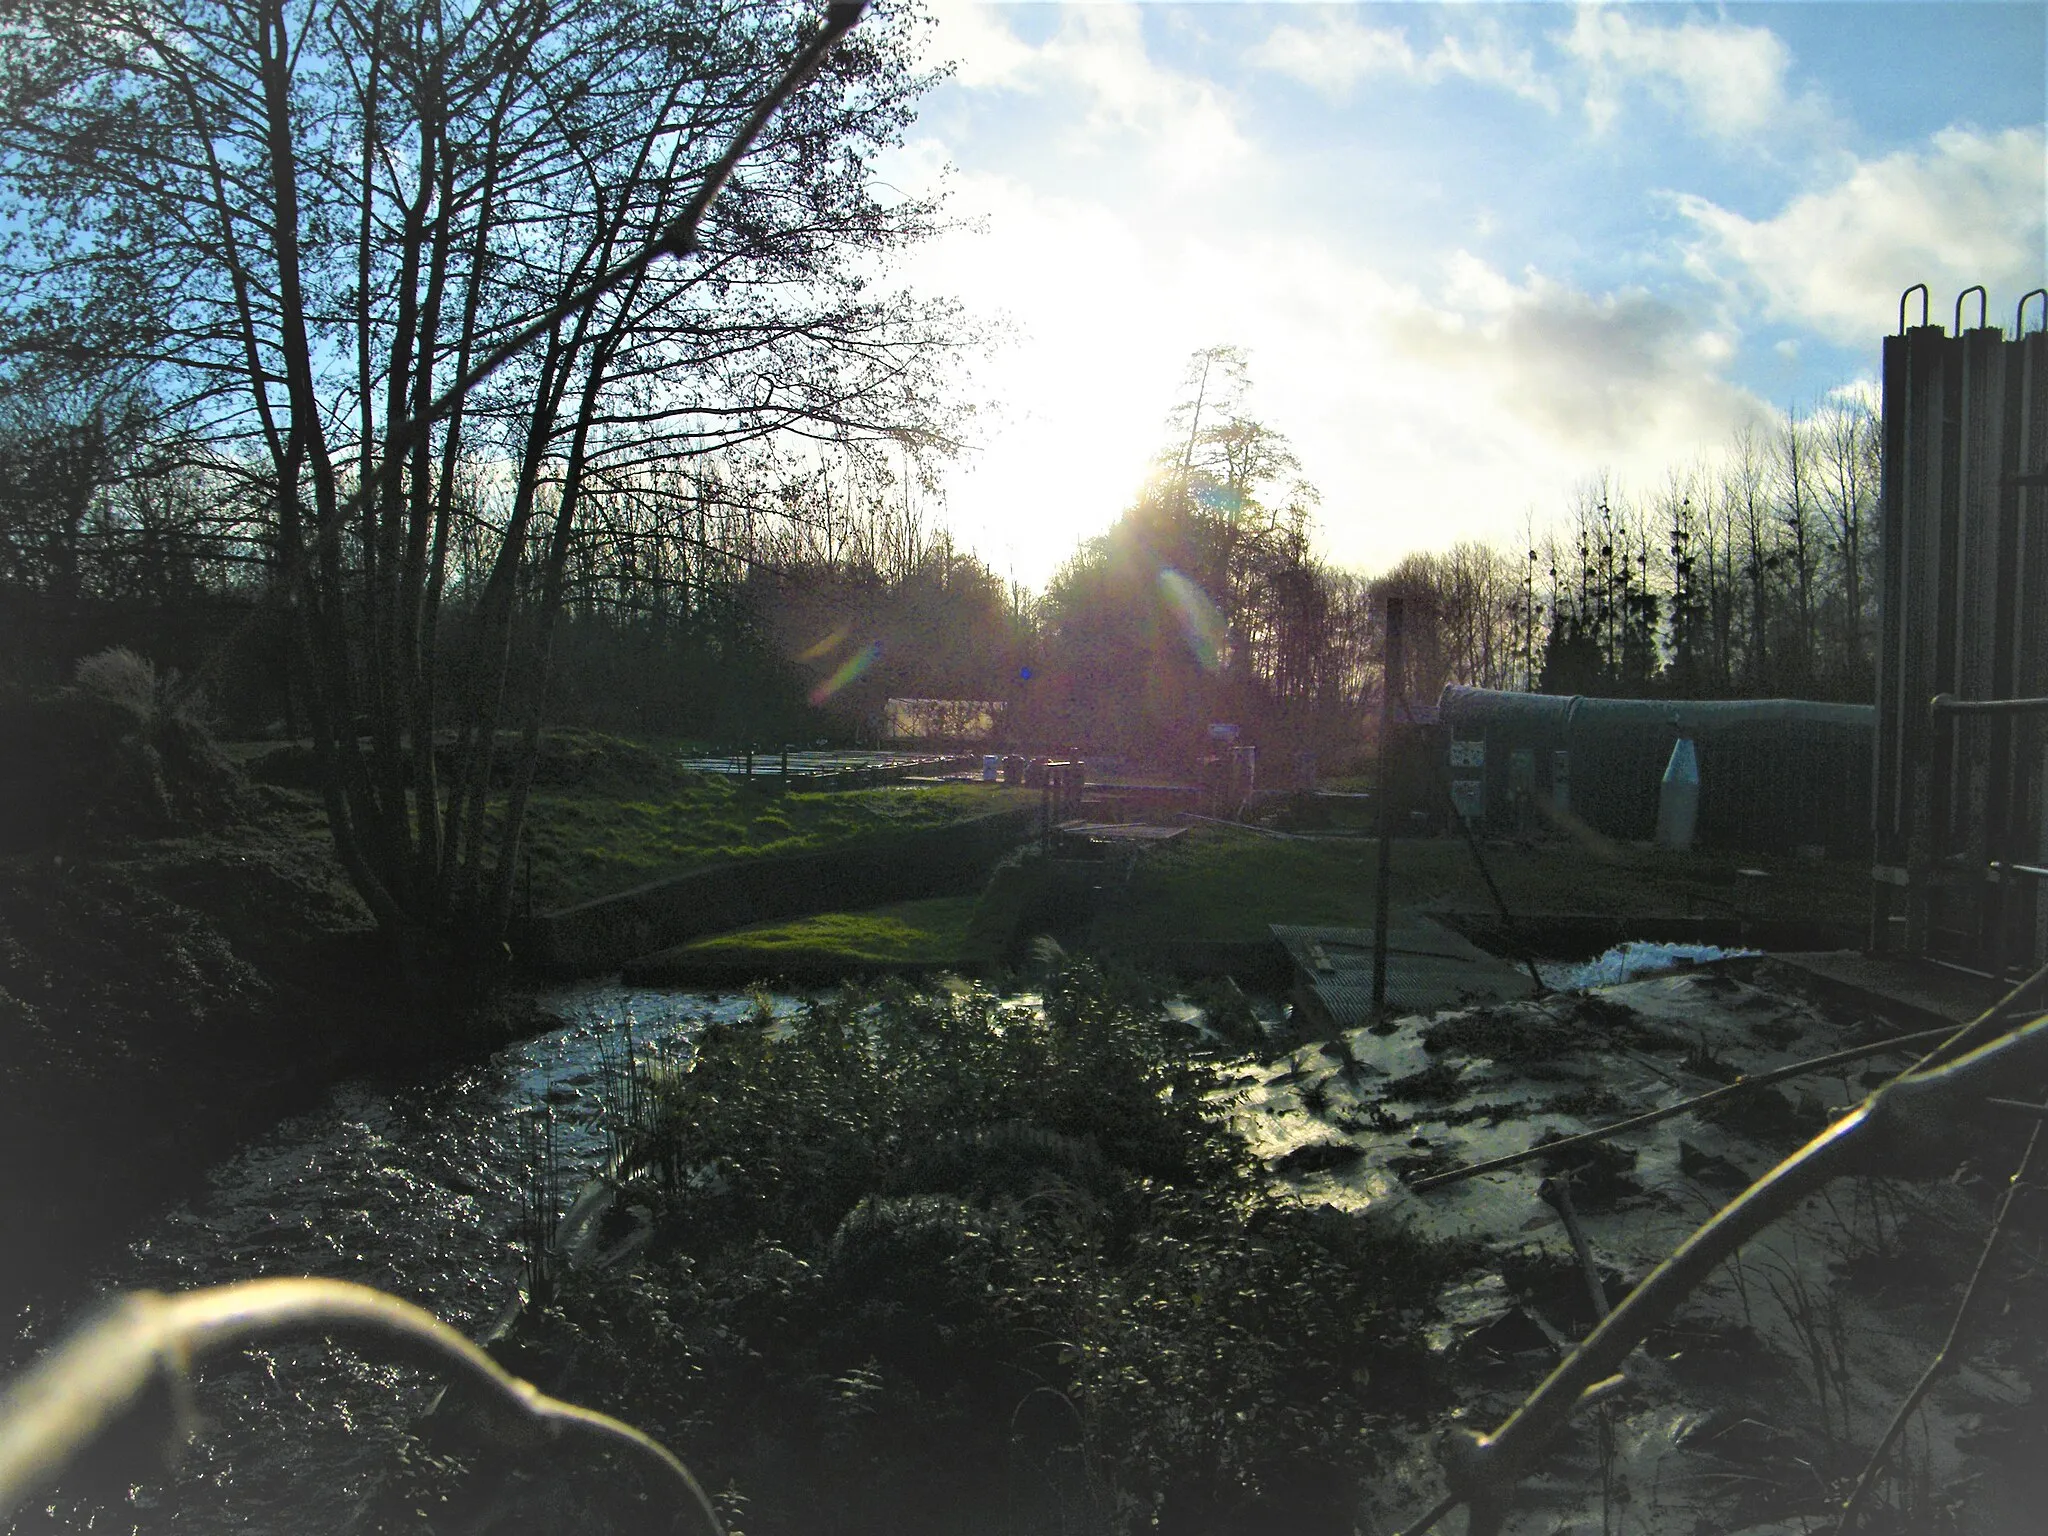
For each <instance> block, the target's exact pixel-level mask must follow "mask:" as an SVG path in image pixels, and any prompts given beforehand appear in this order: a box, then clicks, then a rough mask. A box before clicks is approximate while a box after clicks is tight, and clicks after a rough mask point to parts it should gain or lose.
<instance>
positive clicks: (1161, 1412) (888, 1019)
mask: <svg viewBox="0 0 2048 1536" xmlns="http://www.w3.org/2000/svg"><path fill="white" fill-rule="evenodd" d="M1173 1030H1174V1027H1173V1026H1172V1025H1171V1024H1170V1023H1168V1022H1167V1021H1166V1020H1164V1019H1163V1018H1162V1017H1161V1016H1160V1011H1159V1009H1158V1007H1157V1006H1156V1000H1155V999H1154V997H1153V996H1152V994H1151V992H1150V990H1149V989H1148V988H1146V987H1145V986H1143V985H1142V984H1141V983H1139V982H1137V981H1135V980H1133V979H1131V978H1121V979H1119V978H1115V977H1109V976H1105V975H1104V974H1102V973H1101V972H1099V971H1096V970H1093V969H1092V968H1085V967H1072V966H1070V967H1066V968H1063V969H1060V970H1057V971H1055V972H1054V973H1053V974H1052V975H1051V976H1050V977H1049V978H1048V980H1047V982H1046V987H1045V1007H1044V1009H1043V1011H1042V1012H1036V1011H1029V1010H1024V1009H1019V1008H1015V1007H1010V1008H1005V1007H1002V1006H1000V1005H998V1004H997V1003H996V1002H995V1000H994V999H992V998H990V997H988V996H986V995H983V994H975V995H971V996H968V997H964V998H956V997H946V996H943V995H937V994H931V993H923V992H917V991H913V990H911V989H909V988H906V987H903V986H900V985H893V984H892V985H888V986H882V987H878V988H874V989H870V990H865V991H862V990H849V991H848V992H847V993H845V994H844V995H842V996H841V997H840V998H838V999H837V1000H835V1001H831V1002H825V1003H820V1004H817V1005H814V1006H813V1007H812V1008H810V1009H809V1010H808V1011H807V1012H806V1013H804V1014H802V1015H800V1016H798V1017H796V1018H794V1019H791V1020H788V1021H786V1022H785V1024H784V1025H783V1026H782V1027H780V1028H778V1029H777V1030H774V1031H763V1030H758V1029H749V1028H744V1027H733V1026H721V1027H714V1028H712V1029H710V1030H708V1031H707V1032H706V1033H705V1034H704V1035H703V1036H702V1037H700V1039H699V1040H698V1042H697V1055H696V1060H695V1063H694V1065H693V1066H692V1067H691V1068H690V1069H689V1070H688V1071H681V1070H675V1069H673V1068H672V1067H658V1066H657V1067H651V1068H649V1069H648V1070H646V1071H645V1072H644V1074H643V1080H642V1087H641V1088H640V1090H639V1091H640V1093H641V1094H642V1097H643V1101H644V1107H643V1111H642V1115H641V1125H642V1129H641V1131H640V1134H639V1138H638V1147H637V1150H636V1152H635V1153H634V1162H635V1165H636V1166H638V1167H641V1168H644V1169H645V1170H646V1174H645V1175H644V1176H643V1178H644V1180H645V1186H646V1188H645V1198H646V1199H648V1201H649V1202H650V1203H652V1204H654V1205H656V1206H657V1207H658V1209H659V1215H658V1217H657V1222H656V1236H655V1239H654V1242H653V1244H652V1245H651V1246H650V1248H649V1249H648V1250H647V1252H646V1254H645V1255H644V1256H643V1258H642V1259H641V1261H640V1263H641V1265H642V1268H641V1270H640V1272H639V1273H637V1274H635V1275H634V1276H632V1277H630V1279H629V1278H626V1277H616V1278H615V1279H612V1280H606V1279H604V1278H602V1277H593V1278H589V1279H585V1278H583V1277H580V1276H579V1278H578V1282H577V1284H578V1286H579V1287H580V1288H581V1289H580V1290H579V1293H578V1295H577V1296H575V1297H573V1298H564V1301H563V1307H564V1312H565V1316H567V1317H569V1318H570V1320H571V1322H572V1323H573V1326H574V1328H575V1330H576V1337H577V1338H578V1340H579V1341H580V1343H579V1350H580V1357H579V1360H580V1363H579V1364H578V1365H577V1367H576V1368H577V1369H578V1370H579V1371H584V1372H588V1371H592V1370H598V1371H601V1372H602V1373H603V1374H604V1375H605V1376H606V1377H607V1378H609V1380H610V1382H612V1383H613V1384H615V1386H616V1391H613V1392H610V1393H609V1394H608V1395H609V1396H610V1397H611V1399H612V1400H615V1401H620V1402H621V1403H622V1404H623V1405H625V1406H626V1407H628V1408H629V1409H630V1411H631V1412H632V1414H633V1415H634V1416H635V1417H636V1418H637V1419H640V1420H644V1421H645V1422H647V1423H649V1424H650V1426H652V1427H656V1428H658V1429H659V1430H661V1431H662V1432H663V1433H664V1435H665V1436H668V1437H672V1442H671V1443H675V1444H677V1445H678V1446H679V1448H680V1449H681V1450H682V1451H683V1453H684V1454H685V1455H686V1456H687V1457H688V1459H689V1460H690V1461H691V1463H692V1464H693V1465H694V1466H697V1467H698V1468H699V1469H700V1470H701V1471H704V1472H708V1473H709V1474H710V1475H711V1476H712V1478H713V1480H714V1485H715V1486H723V1485H725V1484H726V1483H727V1482H728V1481H730V1482H731V1483H732V1484H733V1485H734V1486H735V1487H736V1488H737V1489H742V1490H744V1491H745V1494H746V1496H747V1498H748V1500H749V1503H748V1505H747V1518H748V1522H749V1525H748V1528H749V1530H750V1531H754V1532H756V1533H770V1532H775V1531H782V1530H798V1529H824V1528H827V1527H828V1526H829V1528H830V1529H832V1530H834V1531H836V1532H844V1533H861V1532H868V1531H875V1532H880V1531H884V1530H887V1531H891V1532H926V1531H934V1532H935V1531H939V1530H961V1529H998V1528H1000V1529H1003V1530H1007V1531H1015V1532H1038V1531H1046V1532H1050V1531H1055V1530H1089V1531H1100V1532H1118V1531H1125V1530H1134V1529H1140V1528H1150V1529H1158V1530H1163V1531H1194V1530H1198V1529H1199V1530H1208V1529H1215V1528H1217V1527H1218V1525H1219V1523H1220V1522H1224V1521H1226V1520H1227V1521H1229V1522H1230V1523H1231V1524H1232V1525H1233V1527H1235V1526H1238V1525H1241V1524H1242V1523H1243V1522H1244V1521H1245V1520H1251V1521H1252V1522H1253V1523H1254V1524H1257V1525H1262V1526H1264V1527H1266V1528H1272V1529H1304V1528H1318V1529H1320V1528H1332V1527H1335V1526H1336V1525H1338V1523H1339V1522H1340V1521H1341V1520H1342V1519H1344V1518H1345V1513H1344V1512H1345V1511H1346V1510H1347V1509H1348V1507H1349V1505H1348V1500H1349V1499H1350V1497H1351V1486H1350V1482H1349V1479H1350V1477H1351V1475H1352V1473H1351V1472H1350V1471H1347V1472H1345V1473H1344V1474H1343V1475H1341V1476H1340V1475H1336V1474H1333V1473H1331V1472H1330V1471H1329V1469H1331V1468H1336V1467H1343V1468H1347V1469H1356V1470H1358V1471H1363V1470H1365V1469H1366V1464H1367V1461H1368V1460H1369V1458H1365V1457H1361V1456H1360V1455H1359V1448H1360V1447H1361V1446H1362V1445H1369V1444H1371V1443H1372V1437H1371V1435H1370V1430H1371V1427H1372V1426H1373V1425H1374V1424H1376V1423H1379V1422H1381V1421H1382V1420H1383V1419H1384V1418H1385V1417H1386V1416H1387V1415H1390V1414H1393V1413H1397V1412H1401V1411H1404V1410H1405V1409H1407V1408H1408V1407H1410V1406H1412V1405H1410V1404H1407V1403H1405V1402H1404V1401H1403V1400H1402V1399H1401V1398H1400V1397H1398V1396H1396V1395H1391V1393H1392V1389H1387V1388H1374V1389H1372V1390H1368V1389H1367V1387H1365V1386H1363V1385H1361V1383H1365V1382H1377V1381H1378V1380H1379V1379H1380V1378H1381V1375H1382V1373H1381V1371H1380V1369H1379V1367H1380V1364H1381V1362H1382V1360H1383V1359H1391V1357H1390V1356H1389V1353H1388V1352H1389V1351H1390V1350H1391V1351H1396V1352H1398V1351H1399V1350H1401V1349H1403V1348H1406V1347H1407V1346H1405V1345H1403V1344H1401V1343H1400V1342H1399V1341H1401V1340H1404V1339H1407V1338H1412V1336H1413V1334H1414V1325H1415V1323H1416V1322H1417V1321H1419V1320H1420V1319H1421V1318H1422V1317H1423V1316H1425V1315H1426V1314H1427V1313H1428V1311H1429V1309H1430V1308H1431V1307H1432V1306H1433V1304H1434V1301H1435V1297H1436V1295H1437V1294H1438V1292H1439V1290H1440V1289H1441V1286H1442V1284H1443V1282H1444V1281H1445V1280H1446V1279H1447V1278H1449V1277H1450V1276H1451V1275H1453V1274H1456V1273H1459V1272H1461V1271H1462V1269H1463V1268H1464V1267H1465V1265H1466V1264H1467V1263H1468V1262H1469V1260H1470V1257H1471V1256H1470V1255H1469V1254H1468V1253H1467V1252H1465V1251H1464V1250H1462V1249H1458V1248H1456V1247H1453V1246H1450V1245H1446V1244H1442V1243H1438V1242H1433V1241H1430V1240H1426V1239H1424V1238H1422V1237H1420V1236H1418V1235H1416V1234H1414V1233H1413V1232H1411V1231H1410V1230H1408V1229H1406V1228H1403V1227H1400V1226H1398V1225H1390V1224H1385V1223H1375V1222H1370V1221H1363V1222H1362V1221H1357V1220H1353V1219H1351V1218H1347V1217H1341V1216H1334V1215H1332V1214H1330V1213H1325V1212H1320V1211H1316V1210H1312V1209H1308V1208H1304V1207H1302V1206H1300V1205H1298V1204H1295V1203H1292V1202H1289V1201H1286V1200H1282V1199H1280V1198H1278V1197H1277V1196H1275V1195H1272V1194H1270V1193H1268V1192H1267V1191H1266V1189H1265V1178H1264V1173H1263V1170H1262V1169H1261V1168H1260V1166H1259V1165H1258V1163H1257V1161H1256V1160H1255V1159H1254V1158H1253V1157H1252V1156H1251V1155H1250V1153H1249V1151H1248V1149H1247V1148H1246V1146H1245V1145H1244V1143H1243V1141H1242V1140H1241V1139H1240V1138H1239V1136H1238V1135H1237V1134H1236V1133H1235V1132H1234V1131H1233V1130H1232V1129H1231V1128H1230V1126H1229V1123H1228V1121H1227V1118H1226V1116H1225V1114H1224V1112H1223V1110H1222V1109H1221V1107H1220V1106H1219V1103H1218V1100H1217V1099H1216V1098H1215V1097H1214V1094H1213V1091H1214V1090H1215V1089H1216V1088H1217V1086H1218V1077H1217V1073H1216V1070H1215V1068H1214V1066H1213V1065H1212V1064H1209V1063H1205V1062H1201V1061H1190V1060H1188V1058H1187V1056H1186V1053H1185V1051H1184V1050H1182V1049H1180V1046H1179V1043H1178V1037H1177V1036H1176V1035H1175V1034H1174V1032H1173ZM1353 1155H1355V1154H1353ZM1389 1341H1394V1342H1389ZM1385 1378H1386V1379H1387V1380H1388V1381H1394V1382H1398V1381H1400V1380H1402V1379H1403V1377H1402V1372H1401V1370H1400V1369H1399V1368H1398V1362H1395V1363H1394V1364H1390V1365H1389V1368H1388V1370H1387V1371H1386V1372H1385Z"/></svg>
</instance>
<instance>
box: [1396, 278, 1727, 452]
mask: <svg viewBox="0 0 2048 1536" xmlns="http://www.w3.org/2000/svg"><path fill="white" fill-rule="evenodd" d="M1444 298H1445V305H1444V306H1443V307H1440V308H1434V309H1418V310H1416V311H1414V312H1412V313H1410V314H1407V315H1405V316H1402V317H1401V318H1400V319H1399V321H1398V322H1397V325H1396V329H1395V334H1396V336H1397V337H1398V339H1399V341H1400V344H1401V346H1402V348H1403V350H1404V351H1405V352H1406V353H1407V354H1408V356H1409V357H1410V359H1411V360H1412V363H1413V365H1414V366H1417V367H1421V368H1426V369H1429V370H1432V371H1436V372H1439V373H1458V374H1464V375H1467V376H1469V377H1470V378H1471V379H1472V380H1473V381H1474V382H1476V383H1477V384H1478V385H1479V386H1480V387H1481V388H1482V389H1484V390H1485V391H1486V392H1487V393H1488V395H1489V396H1490V397H1491V401H1492V403H1493V405H1494V406H1495V407H1496V408H1497V409H1498V410H1499V411H1501V412H1504V413H1505V414H1507V415H1508V416H1511V417H1513V418H1515V419H1516V420H1518V421H1520V422H1522V423H1525V424H1526V425H1528V426H1530V427H1533V428H1535V429H1537V430H1538V431H1540V432H1541V433H1542V434H1544V436H1545V437H1546V438H1547V439H1548V440H1549V441H1550V442H1551V443H1552V444H1553V445H1555V446H1558V447H1564V448H1566V449H1575V450H1577V451H1579V452H1581V453H1584V454H1586V455H1589V456H1591V457H1593V458H1596V459H1611V458H1614V457H1617V456H1619V457H1628V458H1632V457H1636V456H1638V452H1639V450H1640V449H1641V448H1642V447H1643V445H1644V444H1645V443H1646V442H1656V443H1666V442H1687V443H1691V444H1694V445H1710V444H1714V443H1717V442H1719V441H1720V440H1721V439H1723V438H1725V437H1726V436H1727V434H1728V433H1729V432H1730V431H1732V430H1733V429H1734V428H1736V427H1738V426H1740V425H1742V424H1743V423H1744V422H1745V421H1752V420H1755V419H1757V418H1758V417H1759V415H1760V414H1762V413H1763V411H1764V407H1763V406H1762V404H1761V402H1759V401H1757V400H1756V399H1755V398H1754V397H1753V396H1751V395H1750V394H1749V393H1748V392H1747V391H1745V390H1742V389H1739V388H1737V387H1736V386H1734V385H1732V384H1730V383H1729V382H1728V381H1727V380H1726V379H1725V378H1723V377H1722V376H1721V373H1720V369H1721V368H1722V367H1723V366H1724V365H1725V364H1726V363H1727V362H1728V361H1729V360H1730V358H1731V356H1732V354H1733V346H1732V343H1731V341H1730V339H1729V338H1728V337H1727V336H1726V335H1725V334H1723V333H1722V332H1719V331H1717V330H1714V329H1711V328H1708V327H1704V326H1701V325H1700V324H1698V323H1697V322H1695V321H1693V320H1692V319H1690V318H1689V317H1687V316H1686V315H1685V314H1684V313H1683V312H1682V311H1680V310H1678V309H1676V308H1675V307H1673V306H1672V305H1670V304H1668V303H1665V302H1664V301H1663V300H1661V299H1658V298H1655V297H1654V296H1652V295H1651V294H1649V293H1646V292H1644V291H1642V290H1640V289H1632V290H1625V291H1623V292H1620V293H1609V294H1602V295H1598V296H1596V295H1593V294H1588V293H1583V292H1580V291H1579V290H1577V289H1574V288H1571V287H1568V286H1566V285H1564V284H1561V283H1558V282H1555V281H1553V280H1552V279H1550V278H1547V277H1544V276H1542V275H1541V274H1538V273H1533V272H1532V273H1530V274H1528V275H1527V277H1526V278H1525V280H1524V281H1523V282H1521V283H1519V284H1518V283H1514V282H1511V281H1509V280H1508V279H1507V278H1506V277H1504V276H1503V275H1501V274H1500V273H1498V272H1495V271H1494V270H1493V269H1491V268H1490V267H1488V266H1486V264H1485V263H1483V262H1481V261H1479V260H1478V259H1477V258H1475V257H1473V256H1471V255H1469V254H1467V253H1465V252H1460V253H1458V256H1457V257H1456V258H1455V259H1454V260H1453V261H1452V262H1451V264H1450V268H1449V278H1448V281H1447V282H1446V284H1445V288H1444Z"/></svg>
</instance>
